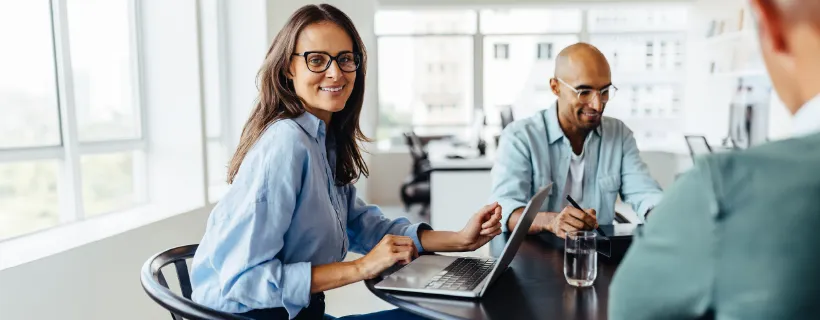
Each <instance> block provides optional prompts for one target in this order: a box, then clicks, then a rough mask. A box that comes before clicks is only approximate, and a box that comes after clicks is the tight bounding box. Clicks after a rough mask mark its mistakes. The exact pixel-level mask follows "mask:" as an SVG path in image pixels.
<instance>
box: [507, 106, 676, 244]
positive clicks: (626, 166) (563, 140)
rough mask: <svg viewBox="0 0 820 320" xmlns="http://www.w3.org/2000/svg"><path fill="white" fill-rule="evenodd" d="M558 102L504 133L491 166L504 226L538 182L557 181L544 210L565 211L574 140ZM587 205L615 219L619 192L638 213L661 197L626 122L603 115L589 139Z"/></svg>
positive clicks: (604, 219)
mask: <svg viewBox="0 0 820 320" xmlns="http://www.w3.org/2000/svg"><path fill="white" fill-rule="evenodd" d="M557 109H558V108H557V105H553V107H551V108H549V109H546V110H543V111H541V112H539V113H537V114H536V115H534V116H532V117H530V118H527V119H523V120H520V121H516V122H513V123H512V124H510V125H509V126H507V127H506V128H505V129H504V131H503V132H502V134H501V139H500V141H499V146H498V152H497V157H496V163H495V165H493V169H492V179H493V186H492V198H493V199H492V201H498V203H499V204H500V205H501V208H502V214H503V217H504V219H503V221H504V223H502V227H503V228H504V230H505V231H508V230H507V223H506V221H507V219H508V218H509V217H510V214H511V213H512V212H513V211H514V210H516V209H518V208H521V207H524V206H526V205H527V202H528V201H529V200H530V198H532V196H533V195H534V194H535V191H537V190H538V189H539V188H541V187H543V186H546V185H548V184H549V183H553V186H552V189H551V191H550V194H549V198H548V200H547V201H545V202H544V204H543V205H542V207H541V210H540V211H542V212H543V211H548V212H561V210H562V209H563V208H564V206H566V200H565V199H564V198H565V197H566V194H567V190H565V189H566V183H567V177H568V173H569V165H570V161H571V159H572V158H571V156H572V146H571V145H570V143H569V139H568V138H567V137H566V136H565V135H564V130H563V129H561V126H560V125H559V124H558V114H557ZM584 154H585V156H584V179H583V199H584V200H583V206H584V207H585V208H592V209H595V211H596V212H597V218H598V223H599V224H611V223H612V221H613V220H614V217H615V201H616V199H617V196H618V195H619V194H620V196H621V198H622V199H623V201H624V202H626V203H629V204H631V205H632V207H633V209H634V210H635V212H636V213H637V214H638V216H639V217H641V218H643V217H644V216H645V215H646V212H647V211H649V210H650V209H651V208H653V207H654V206H655V205H656V204H657V203H658V202H660V200H661V196H662V191H661V188H660V186H659V185H658V183H657V182H656V181H655V180H654V179H652V177H650V176H649V170H648V169H647V167H646V164H644V163H643V161H642V160H641V158H640V155H639V152H638V147H637V145H636V144H635V138H634V137H633V136H632V131H631V130H629V128H627V127H626V125H624V123H623V122H621V121H620V120H617V119H613V118H610V117H602V120H601V125H600V126H599V127H598V128H597V129H596V130H594V131H593V132H591V133H590V134H589V135H588V136H587V139H586V141H585V142H584Z"/></svg>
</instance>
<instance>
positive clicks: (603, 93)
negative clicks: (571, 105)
mask: <svg viewBox="0 0 820 320" xmlns="http://www.w3.org/2000/svg"><path fill="white" fill-rule="evenodd" d="M555 80H558V82H560V83H562V84H564V85H565V86H567V87H568V88H569V89H570V90H572V91H573V92H575V93H576V94H578V101H580V102H581V103H590V102H592V101H593V100H594V99H595V96H596V95H597V96H598V99H600V101H601V103H607V102H609V100H611V99H612V98H613V97H615V94H616V93H618V88H617V87H615V86H613V85H609V86H607V87H606V88H603V89H601V90H594V89H575V88H573V87H572V86H571V85H569V84H568V83H566V82H564V80H561V79H559V78H555Z"/></svg>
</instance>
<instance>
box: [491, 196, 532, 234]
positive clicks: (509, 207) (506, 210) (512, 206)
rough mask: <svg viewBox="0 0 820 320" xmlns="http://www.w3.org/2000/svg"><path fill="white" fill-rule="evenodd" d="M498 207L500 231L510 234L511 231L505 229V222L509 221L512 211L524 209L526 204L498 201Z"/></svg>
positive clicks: (514, 201)
mask: <svg viewBox="0 0 820 320" xmlns="http://www.w3.org/2000/svg"><path fill="white" fill-rule="evenodd" d="M498 205H500V206H501V231H502V232H510V231H511V230H510V229H509V228H508V227H507V220H510V216H511V215H512V212H513V211H515V210H516V209H519V208H524V207H526V206H527V204H526V203H525V202H521V201H517V200H512V199H498Z"/></svg>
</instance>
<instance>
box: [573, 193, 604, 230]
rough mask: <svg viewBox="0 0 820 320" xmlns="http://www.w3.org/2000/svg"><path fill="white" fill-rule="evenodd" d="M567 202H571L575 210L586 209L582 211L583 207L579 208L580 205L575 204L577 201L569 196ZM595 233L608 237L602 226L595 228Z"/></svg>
mask: <svg viewBox="0 0 820 320" xmlns="http://www.w3.org/2000/svg"><path fill="white" fill-rule="evenodd" d="M567 201H569V203H570V204H572V206H573V207H575V209H578V210H581V211H584V209H581V206H579V205H578V203H577V202H575V200H573V199H572V197H570V196H569V195H567ZM584 212H586V211H584ZM595 231H598V233H600V234H601V236H602V237H604V238H606V237H607V236H606V234H604V231H603V230H601V226H597V227H595Z"/></svg>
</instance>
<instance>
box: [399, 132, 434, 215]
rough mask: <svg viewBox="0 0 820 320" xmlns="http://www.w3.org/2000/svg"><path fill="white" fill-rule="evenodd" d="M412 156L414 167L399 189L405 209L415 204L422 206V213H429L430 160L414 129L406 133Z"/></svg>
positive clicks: (406, 140)
mask: <svg viewBox="0 0 820 320" xmlns="http://www.w3.org/2000/svg"><path fill="white" fill-rule="evenodd" d="M404 138H405V142H406V143H407V147H408V148H410V156H411V157H412V158H413V168H412V171H411V172H410V176H408V177H407V179H406V180H405V181H404V183H402V185H401V188H400V190H399V193H400V196H401V202H402V203H403V204H404V209H405V210H410V207H411V206H412V205H414V204H420V205H421V206H422V209H421V212H420V213H421V215H427V214H428V213H429V210H430V172H431V171H432V168H431V166H430V160H429V159H428V158H427V152H426V151H424V146H423V145H422V143H421V139H419V137H418V136H417V135H416V134H415V133H414V132H412V131H410V132H405V133H404Z"/></svg>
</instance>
